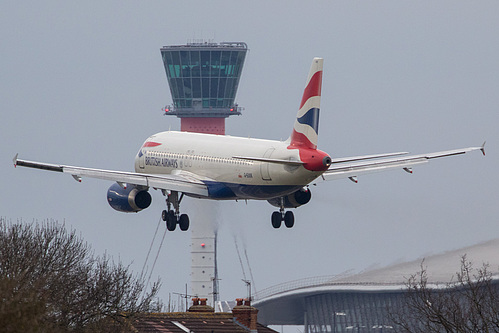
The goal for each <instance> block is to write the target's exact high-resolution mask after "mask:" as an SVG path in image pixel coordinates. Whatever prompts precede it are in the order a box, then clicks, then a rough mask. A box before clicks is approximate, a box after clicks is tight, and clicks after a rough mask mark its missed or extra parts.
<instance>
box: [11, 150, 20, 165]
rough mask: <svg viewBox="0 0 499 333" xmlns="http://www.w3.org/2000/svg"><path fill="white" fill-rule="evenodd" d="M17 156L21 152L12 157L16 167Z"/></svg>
mask: <svg viewBox="0 0 499 333" xmlns="http://www.w3.org/2000/svg"><path fill="white" fill-rule="evenodd" d="M17 156H19V153H17V154H16V156H14V158H13V159H12V162H14V168H15V167H17Z"/></svg>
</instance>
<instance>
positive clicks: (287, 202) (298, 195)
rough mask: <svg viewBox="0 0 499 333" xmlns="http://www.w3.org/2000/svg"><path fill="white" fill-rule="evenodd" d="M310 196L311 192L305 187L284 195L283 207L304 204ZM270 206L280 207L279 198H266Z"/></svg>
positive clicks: (294, 206)
mask: <svg viewBox="0 0 499 333" xmlns="http://www.w3.org/2000/svg"><path fill="white" fill-rule="evenodd" d="M311 198H312V192H310V189H308V188H307V187H304V188H302V189H299V190H298V191H296V192H294V193H291V194H289V195H287V196H285V197H284V208H296V207H300V206H301V205H304V204H306V203H308V202H309V201H310V199H311ZM267 201H268V202H269V203H270V204H271V205H272V206H275V207H281V198H274V199H270V200H267Z"/></svg>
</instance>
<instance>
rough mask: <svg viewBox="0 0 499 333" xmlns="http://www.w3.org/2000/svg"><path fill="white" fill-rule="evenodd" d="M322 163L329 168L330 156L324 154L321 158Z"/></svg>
mask: <svg viewBox="0 0 499 333" xmlns="http://www.w3.org/2000/svg"><path fill="white" fill-rule="evenodd" d="M322 165H324V166H325V167H327V168H329V166H330V165H331V157H329V156H324V158H323V159H322Z"/></svg>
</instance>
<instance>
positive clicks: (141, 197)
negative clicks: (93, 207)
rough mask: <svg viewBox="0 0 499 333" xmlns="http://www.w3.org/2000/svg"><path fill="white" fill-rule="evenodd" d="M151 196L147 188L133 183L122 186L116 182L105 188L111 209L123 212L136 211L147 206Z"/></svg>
mask: <svg viewBox="0 0 499 333" xmlns="http://www.w3.org/2000/svg"><path fill="white" fill-rule="evenodd" d="M151 201H152V198H151V195H150V194H149V192H147V190H144V189H142V188H139V187H137V186H134V185H129V186H127V187H125V188H124V187H122V186H120V185H119V184H118V183H114V184H113V185H111V187H110V188H109V190H107V202H108V203H109V205H110V206H111V207H113V209H116V210H117V211H120V212H125V213H132V212H133V213H136V212H139V211H141V210H142V209H145V208H147V207H149V205H150V204H151Z"/></svg>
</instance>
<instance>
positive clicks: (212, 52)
mask: <svg viewBox="0 0 499 333" xmlns="http://www.w3.org/2000/svg"><path fill="white" fill-rule="evenodd" d="M247 51H248V46H247V45H246V43H243V42H230V43H228V42H223V43H212V42H198V43H188V44H186V45H172V46H164V47H162V48H161V55H162V56H163V63H164V65H165V70H166V76H167V78H168V84H169V86H170V92H171V95H172V99H173V106H167V107H165V114H166V115H175V116H177V117H178V118H180V126H181V131H188V132H198V133H210V134H222V135H223V134H225V118H227V117H229V116H232V115H240V114H241V108H240V107H238V105H237V104H235V102H234V100H235V97H236V93H237V87H238V85H239V79H240V77H241V72H242V69H243V64H244V59H245V57H246V52H247Z"/></svg>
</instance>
